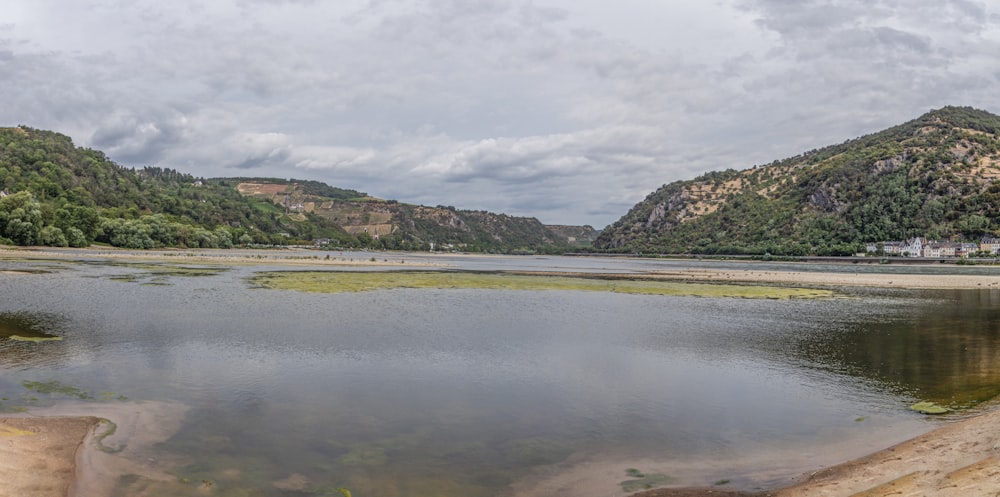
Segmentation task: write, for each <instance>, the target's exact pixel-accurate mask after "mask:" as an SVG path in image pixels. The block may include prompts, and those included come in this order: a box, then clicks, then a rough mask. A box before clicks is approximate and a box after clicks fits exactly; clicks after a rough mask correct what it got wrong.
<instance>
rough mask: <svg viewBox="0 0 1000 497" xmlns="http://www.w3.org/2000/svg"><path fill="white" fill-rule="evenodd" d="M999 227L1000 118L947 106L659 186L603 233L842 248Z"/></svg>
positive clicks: (631, 239)
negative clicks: (783, 155) (767, 160)
mask: <svg viewBox="0 0 1000 497" xmlns="http://www.w3.org/2000/svg"><path fill="white" fill-rule="evenodd" d="M998 233H1000V117H998V116H996V115H993V114H990V113H988V112H984V111H981V110H976V109H972V108H969V107H945V108H942V109H939V110H935V111H932V112H929V113H927V114H925V115H923V116H921V117H919V118H917V119H915V120H913V121H910V122H907V123H904V124H901V125H899V126H895V127H893V128H890V129H887V130H884V131H881V132H878V133H874V134H871V135H867V136H863V137H861V138H857V139H854V140H850V141H847V142H844V143H842V144H839V145H833V146H829V147H825V148H822V149H818V150H811V151H809V152H806V153H803V154H801V155H797V156H795V157H790V158H787V159H784V160H780V161H774V162H773V163H771V164H767V165H761V166H753V167H750V168H748V169H742V170H735V169H726V170H724V171H718V172H712V173H708V174H705V175H703V176H700V177H698V178H695V179H693V180H687V181H677V182H674V183H670V184H667V185H664V186H663V187H661V188H659V189H658V190H656V191H655V192H653V193H651V194H649V196H647V197H646V199H645V200H643V201H642V202H640V203H638V204H637V205H635V206H634V207H633V208H632V209H631V210H630V211H629V212H628V213H627V214H626V215H625V216H623V217H622V218H621V219H619V220H618V221H617V222H615V223H614V224H613V225H611V226H610V227H608V228H607V229H606V230H604V232H603V233H601V235H600V237H598V239H597V241H596V242H595V244H594V245H595V247H596V248H598V249H603V250H608V251H616V252H640V253H700V254H713V253H724V254H765V253H770V254H774V255H805V254H820V255H837V254H850V253H854V252H856V251H857V250H859V246H860V245H861V244H863V243H865V242H879V241H888V240H902V239H905V238H908V237H916V236H924V237H927V238H931V239H956V240H957V239H964V240H978V239H979V238H981V237H984V236H996V235H997V234H998Z"/></svg>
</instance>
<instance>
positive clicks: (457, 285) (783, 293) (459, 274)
mask: <svg viewBox="0 0 1000 497" xmlns="http://www.w3.org/2000/svg"><path fill="white" fill-rule="evenodd" d="M250 281H251V283H253V284H254V285H255V286H258V287H262V288H270V289H279V290H297V291H302V292H314V293H343V292H366V291H377V290H391V289H403V288H408V289H480V290H512V291H516V290H524V291H544V290H558V291H590V292H612V293H627V294H643V295H670V296H693V297H720V298H721V297H729V298H764V299H792V298H828V297H832V296H833V295H834V293H833V292H832V291H830V290H818V289H808V288H790V287H779V286H758V285H731V284H730V285H727V284H710V283H687V282H679V281H665V280H655V279H649V278H642V277H639V276H630V275H580V274H566V275H563V274H558V273H548V274H515V273H509V272H475V271H270V272H263V273H259V274H257V275H256V276H254V277H253V278H251V280H250Z"/></svg>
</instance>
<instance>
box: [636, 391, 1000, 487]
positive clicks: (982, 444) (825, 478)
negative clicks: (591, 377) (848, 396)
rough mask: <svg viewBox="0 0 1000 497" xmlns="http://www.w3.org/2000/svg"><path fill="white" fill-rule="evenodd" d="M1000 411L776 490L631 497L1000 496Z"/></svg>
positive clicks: (962, 421) (958, 422)
mask: <svg viewBox="0 0 1000 497" xmlns="http://www.w3.org/2000/svg"><path fill="white" fill-rule="evenodd" d="M997 426H1000V409H997V408H995V407H994V409H992V410H990V411H987V412H984V413H981V414H977V415H974V416H971V417H968V418H964V419H958V420H955V421H951V422H948V423H946V424H944V425H943V426H940V427H938V428H935V429H933V430H931V431H929V432H927V433H925V434H923V435H919V436H917V437H914V438H911V439H909V440H906V441H904V442H902V443H899V444H896V445H894V446H892V447H888V448H886V449H883V450H880V451H877V452H875V453H873V454H870V455H867V456H863V457H861V458H858V459H853V460H850V461H846V462H843V463H840V464H837V465H834V466H830V467H827V468H823V469H820V470H817V471H813V472H810V473H807V474H804V475H802V476H801V477H800V478H799V479H798V480H797V481H796V482H795V483H793V484H791V485H789V486H786V487H783V488H777V489H772V490H764V491H759V492H754V491H738V490H730V489H726V488H724V487H719V486H716V487H707V488H660V489H655V490H650V491H646V492H641V493H638V494H634V495H633V496H632V497H710V496H711V497H880V496H886V497H888V496H890V495H893V496H911V495H912V496H916V495H935V496H942V497H987V496H995V495H997V492H998V491H1000V431H998V430H997V429H996V428H997Z"/></svg>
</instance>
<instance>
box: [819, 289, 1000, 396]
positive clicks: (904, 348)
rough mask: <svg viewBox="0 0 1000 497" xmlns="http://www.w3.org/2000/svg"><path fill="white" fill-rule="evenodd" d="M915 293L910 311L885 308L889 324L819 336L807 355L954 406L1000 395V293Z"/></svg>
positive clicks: (864, 324) (864, 323)
mask: <svg viewBox="0 0 1000 497" xmlns="http://www.w3.org/2000/svg"><path fill="white" fill-rule="evenodd" d="M914 293H915V294H917V295H919V296H920V297H922V298H921V300H920V304H919V305H916V306H913V308H912V310H911V311H910V312H909V313H907V314H898V313H896V312H892V309H887V313H886V314H887V315H889V316H891V317H888V318H887V319H883V320H879V321H876V322H870V321H859V322H856V323H855V324H854V325H853V326H850V327H846V328H844V329H842V330H840V332H838V333H830V334H825V335H822V336H819V337H817V339H816V340H814V341H813V342H812V343H810V347H809V348H808V349H807V350H808V352H807V355H808V356H809V357H810V358H811V359H813V360H815V361H817V362H820V363H832V364H837V365H838V366H839V367H840V368H842V369H843V370H844V371H845V372H847V373H849V374H851V375H855V376H860V377H864V378H869V379H872V380H876V381H878V382H880V383H882V384H883V385H885V386H887V387H888V388H891V389H895V390H898V391H900V392H904V393H907V394H909V395H911V396H913V397H915V398H917V399H921V400H929V401H934V402H937V403H941V404H945V405H951V406H952V407H959V408H961V407H969V406H973V405H976V404H978V403H981V402H984V401H988V400H991V399H993V398H994V397H996V396H998V395H1000V367H998V366H1000V290H952V291H936V292H914ZM891 305H892V304H891V303H890V306H891Z"/></svg>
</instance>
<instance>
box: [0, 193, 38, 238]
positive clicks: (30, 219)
mask: <svg viewBox="0 0 1000 497" xmlns="http://www.w3.org/2000/svg"><path fill="white" fill-rule="evenodd" d="M41 231H42V211H41V208H40V207H39V204H38V201H37V200H36V199H35V196H34V195H32V194H31V192H29V191H20V192H17V193H15V194H13V195H7V196H6V197H3V198H0V236H3V237H5V238H7V239H9V240H10V241H11V242H13V243H15V244H17V245H34V244H35V243H38V237H39V235H40V234H41Z"/></svg>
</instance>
